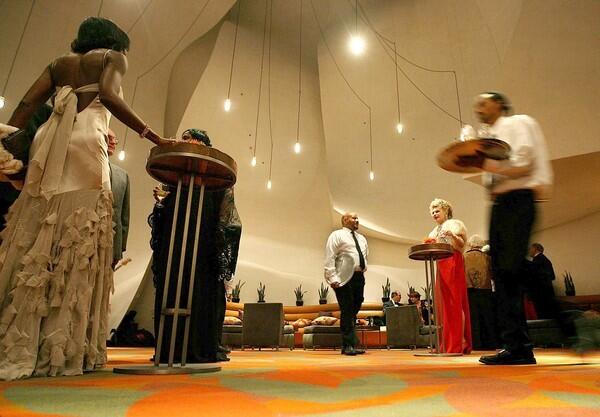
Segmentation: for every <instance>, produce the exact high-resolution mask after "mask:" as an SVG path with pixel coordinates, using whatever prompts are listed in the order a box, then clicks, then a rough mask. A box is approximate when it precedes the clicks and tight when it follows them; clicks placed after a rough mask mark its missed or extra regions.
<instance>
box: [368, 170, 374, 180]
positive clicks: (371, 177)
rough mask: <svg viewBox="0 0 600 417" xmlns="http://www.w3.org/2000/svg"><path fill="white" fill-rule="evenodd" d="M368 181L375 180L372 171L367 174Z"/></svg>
mask: <svg viewBox="0 0 600 417" xmlns="http://www.w3.org/2000/svg"><path fill="white" fill-rule="evenodd" d="M369 179H370V180H371V181H373V180H374V179H375V173H374V172H373V171H371V172H369Z"/></svg>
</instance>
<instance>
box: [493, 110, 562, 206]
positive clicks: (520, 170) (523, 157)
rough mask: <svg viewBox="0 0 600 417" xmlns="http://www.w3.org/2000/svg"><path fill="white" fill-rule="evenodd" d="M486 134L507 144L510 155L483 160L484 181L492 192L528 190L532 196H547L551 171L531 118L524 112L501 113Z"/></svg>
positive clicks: (542, 198) (541, 197) (542, 197)
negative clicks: (505, 114)
mask: <svg viewBox="0 0 600 417" xmlns="http://www.w3.org/2000/svg"><path fill="white" fill-rule="evenodd" d="M489 133H490V136H491V137H494V138H497V139H500V140H503V141H505V142H506V143H508V144H509V145H510V147H511V152H510V158H509V159H506V160H503V161H496V160H493V159H485V161H484V164H483V169H484V170H485V171H487V172H488V174H486V179H485V183H486V186H487V187H488V189H489V190H490V192H491V194H492V195H496V194H504V193H507V192H509V191H513V190H520V189H532V190H534V191H535V193H536V199H538V200H545V199H548V198H550V194H551V191H552V182H553V173H552V166H551V165H550V161H549V156H548V147H547V145H546V140H545V139H544V134H543V133H542V130H541V128H540V126H539V124H538V123H537V122H536V121H535V119H533V118H531V117H529V116H527V115H524V114H519V115H514V116H510V117H505V116H502V117H500V118H499V119H498V120H496V123H494V124H493V125H492V126H490V130H489Z"/></svg>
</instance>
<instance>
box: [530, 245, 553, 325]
mask: <svg viewBox="0 0 600 417" xmlns="http://www.w3.org/2000/svg"><path fill="white" fill-rule="evenodd" d="M529 256H531V262H529V265H528V268H527V271H528V275H529V276H528V279H527V282H528V287H529V288H528V291H527V292H528V293H529V294H530V295H531V298H532V301H533V304H534V305H535V310H536V313H537V315H538V318H540V319H548V318H553V317H554V316H555V315H556V312H555V311H554V309H555V308H556V306H555V301H554V287H553V286H552V281H554V280H555V279H556V276H555V275H554V268H553V267H552V262H550V259H548V258H547V257H546V255H544V247H543V246H542V245H541V244H540V243H532V244H531V246H530V247H529Z"/></svg>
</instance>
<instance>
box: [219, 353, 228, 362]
mask: <svg viewBox="0 0 600 417" xmlns="http://www.w3.org/2000/svg"><path fill="white" fill-rule="evenodd" d="M230 360H231V359H229V358H228V357H227V355H226V354H224V353H223V352H217V362H229V361H230Z"/></svg>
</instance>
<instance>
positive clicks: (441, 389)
mask: <svg viewBox="0 0 600 417" xmlns="http://www.w3.org/2000/svg"><path fill="white" fill-rule="evenodd" d="M151 355H152V351H151V350H148V349H145V350H144V349H116V348H113V349H111V350H110V366H111V367H112V366H122V365H125V364H150V362H149V361H148V359H149V358H150V356H151ZM478 357H479V355H478V354H472V355H469V356H463V357H451V358H449V357H415V356H414V355H413V352H407V351H387V350H369V351H368V352H367V354H365V355H362V356H356V357H345V356H342V355H340V354H339V352H337V351H332V350H321V351H303V350H294V351H279V352H275V351H269V350H267V351H264V350H263V351H260V352H259V351H235V352H233V353H232V354H231V362H227V363H223V364H222V368H223V369H222V371H221V372H218V373H210V374H195V375H176V376H167V375H165V376H138V375H123V374H114V373H112V371H111V369H110V367H109V368H108V369H105V370H101V371H97V372H93V373H88V374H85V375H83V376H78V377H59V378H31V379H27V380H21V381H13V382H0V417H25V416H27V417H40V416H53V417H59V416H73V417H75V416H78V417H100V416H111V417H118V416H123V417H148V416H153V417H163V416H164V417H167V416H169V417H171V416H177V417H187V416H194V417H203V416H233V415H235V416H240V417H253V416H257V417H258V416H260V417H270V416H279V417H287V416H290V417H291V416H319V417H359V416H360V417H369V416H386V417H389V416H408V417H434V416H436V417H437V416H447V417H571V416H573V417H575V416H576V417H592V416H595V417H600V353H596V354H592V355H587V356H585V357H581V356H576V355H573V354H571V353H570V352H568V351H560V350H544V351H542V350H540V351H536V357H537V359H538V365H534V366H514V367H508V366H497V367H490V366H483V365H480V364H478V363H477V359H478Z"/></svg>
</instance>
